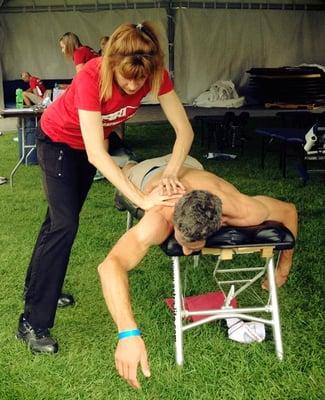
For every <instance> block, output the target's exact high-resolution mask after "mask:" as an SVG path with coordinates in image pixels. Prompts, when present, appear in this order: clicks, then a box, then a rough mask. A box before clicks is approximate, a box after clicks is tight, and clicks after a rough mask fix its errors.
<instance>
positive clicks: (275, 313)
mask: <svg viewBox="0 0 325 400" xmlns="http://www.w3.org/2000/svg"><path fill="white" fill-rule="evenodd" d="M274 270H275V267H274V258H273V257H271V258H270V259H269V261H268V265H267V275H268V280H269V290H270V295H271V313H272V321H273V325H272V328H273V336H274V341H275V352H276V355H277V357H278V359H279V360H282V359H283V346H282V336H281V325H280V310H279V304H278V296H277V289H276V282H275V271H274Z"/></svg>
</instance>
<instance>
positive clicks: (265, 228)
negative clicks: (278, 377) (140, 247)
mask: <svg viewBox="0 0 325 400" xmlns="http://www.w3.org/2000/svg"><path fill="white" fill-rule="evenodd" d="M115 200H116V204H117V207H118V209H120V210H127V226H126V228H127V229H129V228H130V227H131V226H132V223H133V218H137V219H139V218H141V217H142V216H143V210H141V209H139V208H134V206H133V205H132V204H130V203H129V202H128V201H127V200H126V199H125V198H124V197H123V196H121V195H120V194H117V195H116V198H115ZM294 243H295V240H294V237H293V235H292V234H291V232H290V231H289V230H288V229H287V228H285V227H284V226H283V225H281V224H279V223H276V222H271V221H268V222H265V223H263V224H261V225H258V226H253V227H244V228H243V227H240V228H239V227H230V226H228V227H222V228H221V229H219V230H218V231H217V232H216V233H215V234H214V235H212V236H211V237H209V239H208V240H207V243H206V247H205V248H204V249H202V251H201V253H200V254H201V255H200V257H201V259H202V261H203V260H204V256H205V255H214V256H216V257H217V264H216V268H215V274H214V275H215V278H216V279H217V281H218V283H219V284H222V285H224V284H229V285H230V286H232V288H234V287H235V290H234V293H233V294H232V293H231V292H232V291H231V290H230V291H229V293H228V295H227V296H226V297H225V303H224V308H223V309H213V310H201V311H195V312H194V311H192V312H190V311H188V310H186V309H184V298H183V294H182V284H181V270H182V268H181V257H183V256H184V254H183V252H182V247H181V246H180V245H179V244H178V243H177V241H176V240H175V238H174V236H173V235H171V236H170V237H169V238H168V239H167V240H166V241H165V242H164V243H163V244H162V245H161V246H160V247H161V249H162V250H163V252H164V253H165V254H166V255H167V256H168V257H171V261H172V267H173V275H174V307H175V333H176V342H175V344H176V363H177V365H179V366H182V365H183V363H184V350H183V336H184V332H185V331H187V330H189V329H191V328H194V327H197V326H199V325H202V324H204V323H207V322H211V321H214V320H219V319H224V318H241V319H243V320H249V321H256V322H262V323H264V324H266V325H269V326H271V327H272V329H273V336H274V340H275V350H276V355H277V357H278V358H279V360H282V358H283V346H282V337H281V325H280V313H279V305H278V299H277V289H276V283H275V274H274V270H275V262H274V252H275V251H276V250H278V251H282V250H287V249H292V248H293V247H294ZM251 253H259V254H260V255H261V257H262V259H263V260H264V263H263V265H262V266H260V267H256V266H250V267H246V268H230V269H229V268H224V269H221V268H220V262H221V261H224V260H230V259H232V258H233V256H234V255H241V254H251ZM194 260H195V262H196V264H197V262H198V253H197V254H194ZM225 273H226V274H229V273H231V274H233V275H234V276H235V277H234V278H233V279H227V280H224V279H222V275H223V274H225ZM242 273H250V274H252V276H251V277H250V278H248V279H242V278H241V277H240V278H238V277H237V276H238V274H242ZM265 273H267V277H268V281H269V290H270V294H269V301H268V302H267V303H266V304H262V305H255V306H249V307H241V308H235V309H231V308H229V305H230V302H231V300H232V298H234V297H238V295H239V294H240V293H242V292H243V291H245V290H246V289H248V288H249V287H250V286H251V285H252V284H253V283H254V282H256V281H257V280H258V279H259V278H261V277H262V276H263V275H264V274H265ZM219 276H220V279H219ZM236 285H238V288H236ZM254 313H269V314H271V318H270V319H267V318H260V317H256V316H253V315H252V314H254ZM192 315H205V318H204V319H201V320H200V321H196V322H187V320H186V318H188V317H189V316H192Z"/></svg>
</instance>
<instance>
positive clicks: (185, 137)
mask: <svg viewBox="0 0 325 400" xmlns="http://www.w3.org/2000/svg"><path fill="white" fill-rule="evenodd" d="M193 138H194V133H193V130H192V127H191V125H190V123H188V126H186V127H184V128H183V129H182V130H181V132H176V141H175V143H174V147H173V152H172V155H171V158H170V160H169V162H168V164H167V166H166V168H165V171H164V175H174V176H177V175H178V172H179V170H180V168H181V167H182V165H183V163H184V161H185V159H186V157H187V155H188V153H189V151H190V149H191V146H192V142H193Z"/></svg>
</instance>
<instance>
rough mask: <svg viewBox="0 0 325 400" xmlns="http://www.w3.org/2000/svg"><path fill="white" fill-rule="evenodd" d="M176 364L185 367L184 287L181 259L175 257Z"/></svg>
mask: <svg viewBox="0 0 325 400" xmlns="http://www.w3.org/2000/svg"><path fill="white" fill-rule="evenodd" d="M172 259H173V274H174V291H175V293H174V309H175V336H176V338H175V340H176V341H175V345H176V364H177V365H178V366H180V367H181V366H183V363H184V353H183V325H182V286H181V276H180V262H179V257H173V258H172Z"/></svg>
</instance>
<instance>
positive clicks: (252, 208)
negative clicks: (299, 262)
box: [233, 195, 298, 289]
mask: <svg viewBox="0 0 325 400" xmlns="http://www.w3.org/2000/svg"><path fill="white" fill-rule="evenodd" d="M241 198H242V211H243V217H242V218H239V219H238V222H239V224H238V225H239V226H245V225H246V226H250V225H258V224H261V223H262V222H264V221H267V220H269V221H276V222H280V223H282V224H283V225H284V226H285V227H286V228H288V229H289V230H290V231H291V233H292V234H293V236H294V237H295V238H296V237H297V233H298V214H297V210H296V207H295V205H294V204H292V203H287V202H284V201H281V200H277V199H274V198H272V197H268V196H253V197H249V196H245V195H242V197H241ZM233 224H234V225H236V221H235V223H233ZM292 260H293V249H292V250H284V251H281V255H280V258H279V261H278V265H277V269H276V276H275V278H276V283H277V286H278V287H280V286H282V285H283V284H284V283H285V282H286V280H287V278H288V275H289V272H290V270H291V266H292ZM262 287H263V288H264V289H267V288H268V283H267V281H264V283H263V285H262Z"/></svg>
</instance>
